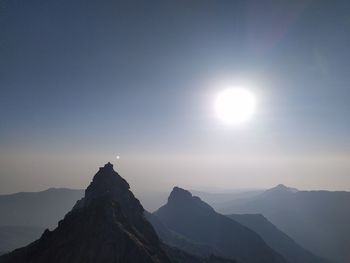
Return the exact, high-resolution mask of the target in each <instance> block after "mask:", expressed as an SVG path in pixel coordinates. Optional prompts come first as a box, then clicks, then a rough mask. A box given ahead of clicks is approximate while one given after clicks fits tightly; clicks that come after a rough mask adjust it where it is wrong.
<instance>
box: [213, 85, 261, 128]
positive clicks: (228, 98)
mask: <svg viewBox="0 0 350 263" xmlns="http://www.w3.org/2000/svg"><path fill="white" fill-rule="evenodd" d="M255 104H256V101H255V97H254V94H253V93H251V92H250V91H248V90H247V89H244V88H227V89H225V90H223V91H221V92H220V93H219V94H218V95H217V97H216V101H215V111H216V114H217V116H218V117H219V119H221V120H222V121H223V122H225V123H226V124H241V123H243V122H246V121H248V120H250V119H251V117H252V116H253V114H254V112H255Z"/></svg>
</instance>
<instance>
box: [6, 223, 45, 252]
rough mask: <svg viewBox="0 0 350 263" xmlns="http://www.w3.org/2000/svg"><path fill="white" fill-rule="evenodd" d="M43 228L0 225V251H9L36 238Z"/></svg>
mask: <svg viewBox="0 0 350 263" xmlns="http://www.w3.org/2000/svg"><path fill="white" fill-rule="evenodd" d="M43 232H44V229H43V228H38V227H28V226H0V251H1V252H3V253H4V252H9V251H12V250H14V249H15V248H19V247H22V246H25V245H28V244H29V243H31V242H33V241H34V240H36V239H38V238H39V237H40V236H41V234H42V233H43Z"/></svg>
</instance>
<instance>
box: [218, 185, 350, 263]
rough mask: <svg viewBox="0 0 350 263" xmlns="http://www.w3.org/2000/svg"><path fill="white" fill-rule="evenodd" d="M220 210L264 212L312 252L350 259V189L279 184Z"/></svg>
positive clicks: (338, 259) (240, 212)
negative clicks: (295, 188)
mask: <svg viewBox="0 0 350 263" xmlns="http://www.w3.org/2000/svg"><path fill="white" fill-rule="evenodd" d="M217 209H218V211H220V212H222V213H225V214H232V213H235V214H237V213H238V214H244V213H249V214H250V213H259V214H263V215H264V216H265V217H266V218H267V219H268V220H269V221H270V222H272V223H273V224H274V225H276V226H277V227H278V228H279V229H281V230H282V231H283V232H284V233H286V234H287V235H288V236H290V237H291V238H293V239H294V240H295V241H296V242H297V243H298V244H300V245H301V246H302V247H304V248H306V249H307V250H309V251H311V252H312V253H314V254H316V255H319V256H321V257H323V258H326V259H329V260H331V261H336V262H342V263H347V262H350V250H349V244H350V228H349V227H348V224H349V222H350V192H329V191H290V190H289V188H287V187H285V188H283V187H281V186H279V187H275V188H272V189H270V190H267V191H266V192H264V193H262V194H260V195H259V196H257V197H253V198H246V199H241V200H235V201H232V202H230V203H225V204H224V205H222V206H217Z"/></svg>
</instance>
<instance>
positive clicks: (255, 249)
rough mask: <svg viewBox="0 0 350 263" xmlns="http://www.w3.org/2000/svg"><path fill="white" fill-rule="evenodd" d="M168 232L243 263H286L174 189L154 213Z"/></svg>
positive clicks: (248, 234)
mask: <svg viewBox="0 0 350 263" xmlns="http://www.w3.org/2000/svg"><path fill="white" fill-rule="evenodd" d="M154 214H155V215H156V217H157V218H159V219H160V220H161V221H162V222H163V223H164V224H165V225H166V226H167V227H168V228H169V229H171V230H172V231H174V232H176V233H179V234H180V235H182V236H184V237H186V238H187V239H189V240H191V242H194V243H198V244H203V245H207V246H210V247H212V248H213V249H215V251H219V253H220V255H222V256H224V257H229V258H233V259H237V260H238V261H240V262H245V263H258V262H259V263H260V262H261V263H265V262H269V263H273V262H286V260H285V259H283V257H282V256H280V255H279V254H278V253H277V252H275V251H273V250H272V249H271V248H270V247H269V246H268V245H266V244H265V242H264V241H263V240H262V239H261V237H260V236H259V235H258V234H256V233H255V232H253V231H252V230H250V229H248V228H247V227H245V226H243V225H241V224H239V223H237V222H236V221H234V220H232V219H229V218H227V217H226V216H224V215H221V214H218V213H216V212H215V211H214V209H213V208H212V207H210V206H209V205H208V204H206V203H205V202H203V201H202V200H200V199H199V198H198V197H196V196H192V194H191V193H190V192H188V191H186V190H183V189H181V188H178V187H175V188H174V189H173V191H172V192H171V194H170V196H169V198H168V202H167V204H166V205H164V206H162V207H161V208H159V209H158V210H157V211H156V212H155V213H154Z"/></svg>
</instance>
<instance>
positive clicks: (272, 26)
mask: <svg viewBox="0 0 350 263" xmlns="http://www.w3.org/2000/svg"><path fill="white" fill-rule="evenodd" d="M262 2H263V1H205V0H204V1H199V0H198V1H189V0H186V1H114V0H113V1H112V0H105V1H97V0H96V1H80V0H78V1H68V0H59V1H57V0H55V1H54V0H48V1H39V0H32V1H25V0H16V1H10V0H2V1H0V89H1V96H0V116H1V123H0V157H1V159H0V193H5V192H15V191H22V190H39V189H43V188H46V187H49V186H67V187H76V188H77V187H79V188H82V187H85V185H86V184H87V182H88V181H89V180H90V177H91V176H92V174H93V173H94V172H95V170H96V169H97V166H99V165H102V164H103V163H104V162H107V161H110V160H111V161H115V156H116V155H120V156H121V159H120V161H119V166H118V163H117V167H118V168H117V169H119V170H120V171H121V172H122V175H123V176H125V177H126V178H127V179H128V180H129V181H131V183H132V185H133V186H134V187H135V188H140V189H141V188H142V189H143V187H144V188H147V189H151V190H152V189H153V188H160V186H159V187H158V186H157V187H156V186H155V185H157V184H162V185H163V186H164V187H165V188H169V187H171V186H172V185H174V184H179V185H182V184H183V185H184V186H189V187H198V188H210V187H212V188H240V187H269V186H273V185H274V184H278V183H285V184H290V185H292V186H296V187H300V188H310V189H311V188H312V189H317V188H325V189H348V190H350V174H349V171H350V165H348V163H349V162H350V158H349V153H350V135H349V134H350V121H349V118H350V103H349V100H350V87H349V83H350V82H349V80H350V74H349V71H350V52H349V47H350V31H349V28H350V3H348V1H326V0H324V1H323V0H319V1H272V0H271V1H270V0H268V1H264V3H262ZM223 80H225V81H227V80H230V81H232V82H235V81H237V80H238V81H243V82H247V83H250V84H251V85H252V87H253V88H252V89H253V91H254V93H255V94H256V96H257V99H258V108H257V113H256V115H255V116H254V118H253V120H251V121H250V123H249V124H247V125H246V126H245V127H239V128H237V127H224V126H223V125H222V124H221V123H220V122H219V120H217V118H215V116H213V109H212V108H213V107H212V102H213V100H214V98H215V94H216V93H217V92H219V91H220V85H219V83H220V82H221V81H223ZM213 174H215V176H213ZM213 177H214V178H213Z"/></svg>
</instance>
